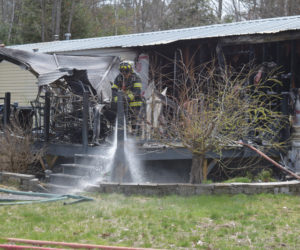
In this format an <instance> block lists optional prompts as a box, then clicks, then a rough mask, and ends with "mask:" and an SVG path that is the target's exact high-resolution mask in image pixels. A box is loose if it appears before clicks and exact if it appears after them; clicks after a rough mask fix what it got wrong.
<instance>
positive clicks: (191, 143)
mask: <svg viewBox="0 0 300 250" xmlns="http://www.w3.org/2000/svg"><path fill="white" fill-rule="evenodd" d="M180 67H181V71H182V74H181V77H180V79H178V80H177V81H178V82H179V84H178V93H179V94H178V98H174V99H173V100H174V102H176V105H177V107H178V110H179V112H178V115H177V116H176V117H175V118H174V117H173V116H172V117H169V119H168V122H169V126H168V130H167V131H166V133H167V135H168V138H177V139H178V140H179V141H181V142H182V144H183V146H184V147H186V148H188V149H189V150H190V151H191V152H192V153H193V159H192V168H191V172H190V182H191V183H201V182H202V180H203V177H204V176H203V166H204V162H205V156H206V154H207V153H208V152H214V153H216V154H217V155H218V156H219V157H221V156H222V152H223V151H224V150H225V149H226V148H228V147H230V146H234V145H235V146H237V145H238V141H240V140H245V139H247V140H251V139H253V138H255V140H260V141H264V144H265V145H269V146H271V147H275V148H276V147H280V146H281V145H282V143H281V142H279V141H278V133H279V131H280V129H281V128H282V126H284V125H286V119H285V117H283V116H282V115H281V113H280V112H279V111H277V109H274V108H271V103H276V102H277V101H278V100H279V97H278V96H276V95H274V96H269V95H268V94H267V90H269V88H271V86H270V83H271V82H272V84H277V80H275V79H272V78H271V75H269V76H268V78H267V79H265V80H264V81H261V82H260V83H259V85H251V84H249V79H250V78H251V76H252V75H253V72H254V71H253V69H252V70H251V69H250V70H246V68H243V69H242V70H241V71H240V72H234V71H233V70H231V69H230V67H226V69H220V68H219V67H216V65H215V63H214V62H210V63H208V64H206V65H201V66H200V67H198V68H195V69H190V68H189V67H188V66H186V65H185V64H183V63H182V62H181V65H180ZM196 72H197V73H196ZM273 73H274V72H273ZM272 75H273V74H272ZM265 83H268V84H265ZM272 84H271V85H272ZM268 86H270V87H268ZM266 148H267V146H265V147H262V149H263V150H265V149H266Z"/></svg>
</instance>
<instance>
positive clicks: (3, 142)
mask: <svg viewBox="0 0 300 250" xmlns="http://www.w3.org/2000/svg"><path fill="white" fill-rule="evenodd" d="M43 153H44V149H39V150H34V149H33V139H32V136H31V134H30V133H28V132H25V131H24V130H22V129H21V128H20V126H18V125H16V124H12V125H11V126H10V127H9V128H6V129H5V130H4V131H3V132H2V133H1V134H0V171H8V172H13V173H29V172H30V171H29V169H30V167H32V166H34V165H36V164H37V163H38V162H39V160H40V159H41V157H42V156H43ZM31 174H34V173H31Z"/></svg>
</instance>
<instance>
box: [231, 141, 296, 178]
mask: <svg viewBox="0 0 300 250" xmlns="http://www.w3.org/2000/svg"><path fill="white" fill-rule="evenodd" d="M237 143H238V144H240V145H243V146H245V147H248V148H250V149H251V150H253V151H254V152H256V153H258V154H259V155H260V156H262V157H263V158H265V159H266V160H268V161H269V162H271V163H272V164H273V165H274V166H276V167H278V168H279V169H281V170H282V171H284V172H286V173H288V174H289V175H291V176H293V177H295V178H296V179H297V180H300V176H299V175H297V174H295V173H293V172H292V171H290V170H288V169H286V168H285V167H284V166H282V165H280V164H279V163H277V162H276V161H274V160H273V159H271V158H270V157H269V156H267V155H266V154H265V153H263V152H261V151H260V150H259V149H257V148H255V147H253V146H252V145H250V144H247V143H244V142H242V141H239V142H237Z"/></svg>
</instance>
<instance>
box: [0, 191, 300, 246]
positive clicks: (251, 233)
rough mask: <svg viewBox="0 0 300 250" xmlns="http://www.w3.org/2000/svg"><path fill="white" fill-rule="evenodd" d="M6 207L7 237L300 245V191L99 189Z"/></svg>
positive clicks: (1, 227)
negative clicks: (85, 195) (76, 197)
mask: <svg viewBox="0 0 300 250" xmlns="http://www.w3.org/2000/svg"><path fill="white" fill-rule="evenodd" d="M93 196H94V198H95V201H94V202H84V203H78V204H73V205H68V206H64V205H63V202H55V203H47V204H46V203H45V204H35V205H24V206H2V207H0V235H1V237H16V238H26V239H35V240H50V241H66V242H78V243H90V244H102V245H114V246H132V247H152V248H164V249H198V248H199V249H209V248H210V249H252V248H254V249H281V248H286V249H299V248H300V237H299V235H300V226H299V224H300V197H298V196H288V195H270V194H263V195H253V196H246V195H235V196H225V195H222V196H197V197H196V196H193V197H178V196H166V197H142V196H131V197H126V196H123V195H117V194H111V195H93Z"/></svg>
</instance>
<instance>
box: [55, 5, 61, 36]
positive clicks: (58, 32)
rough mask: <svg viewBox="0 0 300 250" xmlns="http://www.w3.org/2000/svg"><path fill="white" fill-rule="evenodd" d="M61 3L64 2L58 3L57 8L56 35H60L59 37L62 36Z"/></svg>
mask: <svg viewBox="0 0 300 250" xmlns="http://www.w3.org/2000/svg"><path fill="white" fill-rule="evenodd" d="M61 2H62V0H58V1H57V8H56V24H55V35H58V36H59V34H60V20H61Z"/></svg>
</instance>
